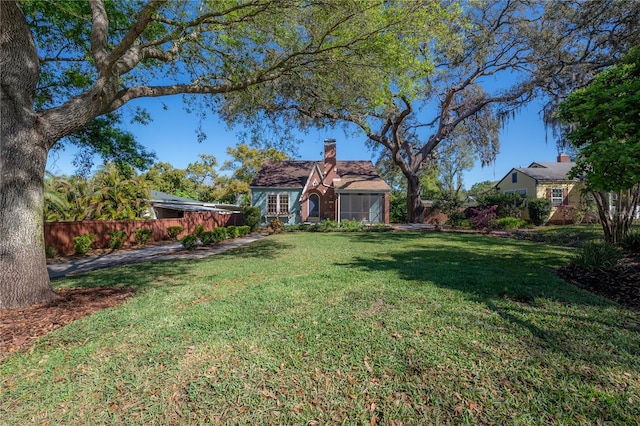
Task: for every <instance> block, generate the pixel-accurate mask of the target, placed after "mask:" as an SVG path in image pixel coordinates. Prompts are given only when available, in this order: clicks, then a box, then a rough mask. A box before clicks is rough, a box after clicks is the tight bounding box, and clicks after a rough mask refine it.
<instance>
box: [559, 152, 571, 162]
mask: <svg viewBox="0 0 640 426" xmlns="http://www.w3.org/2000/svg"><path fill="white" fill-rule="evenodd" d="M570 161H571V157H569V156H568V155H567V154H558V163H568V162H570Z"/></svg>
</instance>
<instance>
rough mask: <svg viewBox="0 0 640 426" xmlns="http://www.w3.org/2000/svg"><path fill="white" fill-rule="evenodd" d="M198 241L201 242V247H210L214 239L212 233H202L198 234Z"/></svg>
mask: <svg viewBox="0 0 640 426" xmlns="http://www.w3.org/2000/svg"><path fill="white" fill-rule="evenodd" d="M200 241H201V242H202V245H205V246H210V245H212V244H213V243H215V242H216V239H215V235H214V233H213V231H204V232H203V233H202V234H200Z"/></svg>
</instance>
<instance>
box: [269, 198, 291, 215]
mask: <svg viewBox="0 0 640 426" xmlns="http://www.w3.org/2000/svg"><path fill="white" fill-rule="evenodd" d="M267 214H268V215H288V214H289V194H269V195H267Z"/></svg>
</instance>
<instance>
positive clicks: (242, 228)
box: [238, 225, 251, 237]
mask: <svg viewBox="0 0 640 426" xmlns="http://www.w3.org/2000/svg"><path fill="white" fill-rule="evenodd" d="M238 231H239V232H240V236H241V237H245V236H247V235H249V232H251V228H250V227H249V226H248V225H242V226H238Z"/></svg>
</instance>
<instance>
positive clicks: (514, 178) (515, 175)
mask: <svg viewBox="0 0 640 426" xmlns="http://www.w3.org/2000/svg"><path fill="white" fill-rule="evenodd" d="M511 183H518V172H513V173H511Z"/></svg>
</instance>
